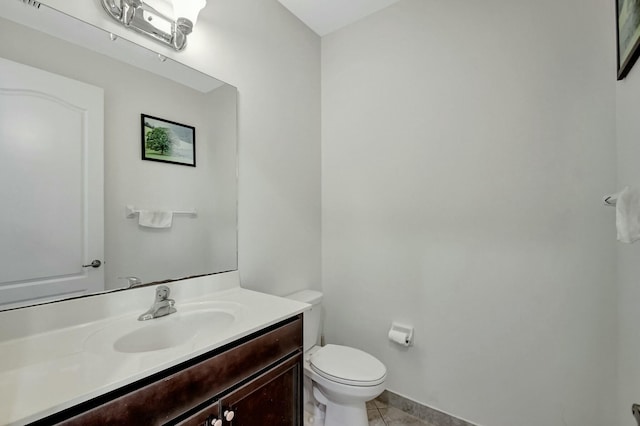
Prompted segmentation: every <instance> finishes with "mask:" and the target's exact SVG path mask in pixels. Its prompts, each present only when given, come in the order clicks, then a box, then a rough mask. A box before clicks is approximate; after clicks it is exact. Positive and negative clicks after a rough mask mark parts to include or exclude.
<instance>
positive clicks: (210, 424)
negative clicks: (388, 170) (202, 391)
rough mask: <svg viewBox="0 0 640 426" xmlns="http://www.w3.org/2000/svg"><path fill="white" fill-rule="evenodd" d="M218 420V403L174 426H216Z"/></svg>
mask: <svg viewBox="0 0 640 426" xmlns="http://www.w3.org/2000/svg"><path fill="white" fill-rule="evenodd" d="M218 420H221V418H220V404H219V402H218V401H216V402H215V403H213V404H211V405H210V406H208V407H207V408H205V409H203V410H201V411H198V412H197V413H195V414H194V415H192V416H190V417H188V418H187V419H185V420H183V421H181V422H178V423H176V426H218V424H219V423H218V424H216V422H217V421H218Z"/></svg>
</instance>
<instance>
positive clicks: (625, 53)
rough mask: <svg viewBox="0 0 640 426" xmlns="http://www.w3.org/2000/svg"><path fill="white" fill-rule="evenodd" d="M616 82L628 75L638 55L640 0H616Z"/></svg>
mask: <svg viewBox="0 0 640 426" xmlns="http://www.w3.org/2000/svg"><path fill="white" fill-rule="evenodd" d="M616 34H617V48H618V49H617V50H618V80H622V79H623V78H625V77H626V76H627V74H629V71H630V70H631V68H633V64H635V62H636V61H637V60H638V56H639V55H640V49H639V47H640V0H616Z"/></svg>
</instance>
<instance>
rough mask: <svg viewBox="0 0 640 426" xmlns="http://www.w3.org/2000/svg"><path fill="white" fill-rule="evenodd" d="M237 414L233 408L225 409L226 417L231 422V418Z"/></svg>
mask: <svg viewBox="0 0 640 426" xmlns="http://www.w3.org/2000/svg"><path fill="white" fill-rule="evenodd" d="M235 415H236V414H235V413H234V412H233V411H232V410H225V411H224V418H225V419H226V420H227V421H228V422H230V421H231V420H233V417H234V416H235Z"/></svg>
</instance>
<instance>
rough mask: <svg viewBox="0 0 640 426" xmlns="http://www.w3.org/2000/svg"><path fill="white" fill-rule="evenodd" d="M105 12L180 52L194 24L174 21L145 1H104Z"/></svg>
mask: <svg viewBox="0 0 640 426" xmlns="http://www.w3.org/2000/svg"><path fill="white" fill-rule="evenodd" d="M101 3H102V7H104V10H105V11H106V12H107V13H108V14H109V16H111V17H112V18H113V19H115V20H116V21H118V22H120V23H121V24H122V25H124V26H125V27H127V28H131V29H133V30H135V31H138V32H140V33H142V34H146V35H147V36H149V37H151V38H153V39H154V40H157V41H159V42H161V43H163V44H165V45H167V46H170V47H172V48H173V49H175V50H177V51H180V50H183V49H184V48H185V46H186V45H187V35H189V34H190V33H191V31H192V30H193V23H192V22H191V21H190V20H188V19H186V18H178V19H177V20H173V19H172V18H170V17H168V16H166V15H165V14H164V13H162V12H160V11H158V10H156V9H155V8H153V7H152V6H150V5H149V4H147V3H145V1H144V0H102V1H101Z"/></svg>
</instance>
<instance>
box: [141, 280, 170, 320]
mask: <svg viewBox="0 0 640 426" xmlns="http://www.w3.org/2000/svg"><path fill="white" fill-rule="evenodd" d="M170 293H171V289H170V288H169V287H167V286H166V285H159V286H158V287H157V288H156V300H155V301H154V302H153V305H152V306H151V308H149V310H148V311H147V312H145V313H144V314H142V315H140V316H139V317H138V321H146V320H150V319H154V318H158V317H163V316H165V315H169V314H172V313H174V312H177V311H176V308H174V307H173V305H175V304H176V301H175V300H173V299H169V294H170Z"/></svg>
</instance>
